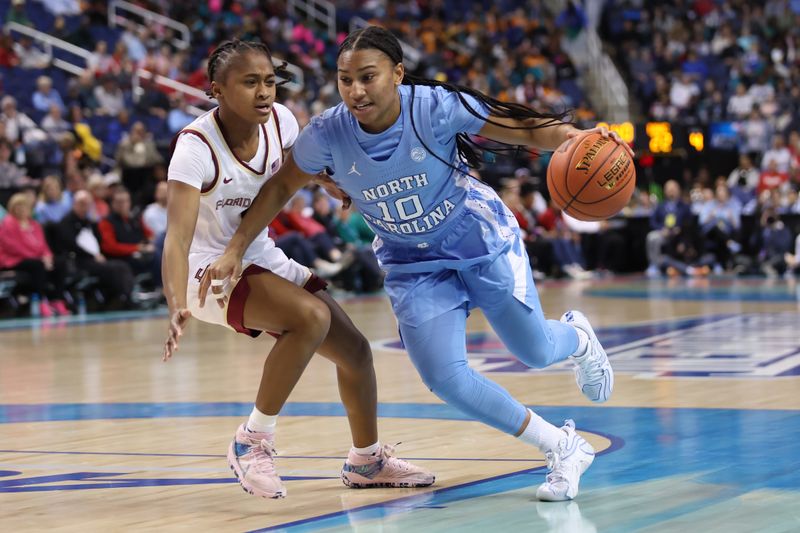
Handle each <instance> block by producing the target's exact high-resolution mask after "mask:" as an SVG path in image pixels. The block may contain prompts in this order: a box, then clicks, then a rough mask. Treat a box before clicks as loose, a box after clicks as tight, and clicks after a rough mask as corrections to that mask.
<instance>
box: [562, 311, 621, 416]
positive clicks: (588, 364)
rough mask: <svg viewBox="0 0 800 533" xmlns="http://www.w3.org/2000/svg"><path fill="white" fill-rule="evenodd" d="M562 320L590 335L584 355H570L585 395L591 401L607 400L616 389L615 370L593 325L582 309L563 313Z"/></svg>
mask: <svg viewBox="0 0 800 533" xmlns="http://www.w3.org/2000/svg"><path fill="white" fill-rule="evenodd" d="M561 322H564V323H565V324H570V325H572V326H574V327H576V328H578V329H579V330H581V331H583V332H584V333H586V335H587V336H588V337H589V349H588V350H586V352H585V353H584V354H582V355H571V356H570V357H572V359H573V360H574V361H575V381H576V382H577V383H578V388H579V389H580V390H581V392H582V393H583V395H584V396H586V397H587V398H589V399H590V400H591V401H593V402H605V401H606V400H608V399H609V398H610V397H611V392H612V391H613V390H614V370H613V369H612V368H611V363H610V362H609V361H608V355H606V351H605V350H604V349H603V346H602V345H601V344H600V341H599V340H597V335H595V334H594V330H593V329H592V325H591V324H589V320H587V319H586V317H585V316H584V314H583V313H581V312H580V311H567V312H566V313H564V314H563V315H562V317H561Z"/></svg>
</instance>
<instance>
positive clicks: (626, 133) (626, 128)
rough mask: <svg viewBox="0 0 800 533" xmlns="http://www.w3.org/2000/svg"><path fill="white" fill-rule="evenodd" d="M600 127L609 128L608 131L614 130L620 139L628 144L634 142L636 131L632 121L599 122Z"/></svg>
mask: <svg viewBox="0 0 800 533" xmlns="http://www.w3.org/2000/svg"><path fill="white" fill-rule="evenodd" d="M597 127H598V128H607V129H608V131H613V132H615V133H616V134H617V135H619V137H620V139H622V140H623V141H625V142H626V143H628V144H633V140H634V138H635V137H636V133H635V132H634V129H633V124H631V123H630V122H622V123H621V124H609V123H607V122H598V123H597Z"/></svg>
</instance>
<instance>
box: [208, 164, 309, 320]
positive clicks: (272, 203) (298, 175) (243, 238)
mask: <svg viewBox="0 0 800 533" xmlns="http://www.w3.org/2000/svg"><path fill="white" fill-rule="evenodd" d="M313 178H314V175H313V174H306V173H305V172H303V171H302V170H300V167H298V166H297V164H296V163H295V162H294V157H293V156H292V154H291V153H290V154H289V155H288V156H287V157H286V161H285V162H284V164H283V166H282V167H281V168H280V170H279V171H278V172H277V173H276V174H275V175H274V176H272V177H271V178H269V179H268V180H267V182H266V183H265V184H264V185H263V186H262V187H261V190H260V191H258V194H257V195H256V197H255V199H254V200H253V203H252V204H250V207H249V208H248V209H247V212H246V213H245V214H244V216H243V217H242V222H241V224H239V227H238V228H237V229H236V233H234V235H233V237H232V238H231V241H230V242H229V243H228V246H226V247H225V253H224V254H223V255H222V256H220V258H219V259H217V260H216V261H214V263H212V264H211V266H209V267H208V268H207V269H206V270H205V273H204V274H203V279H202V280H201V281H200V288H199V295H198V296H199V298H200V306H201V307H202V306H203V305H205V300H206V295H207V294H208V289H209V287H211V281H212V280H215V279H219V280H224V279H226V278H228V277H231V278H233V279H236V278H238V277H239V276H240V275H241V270H242V258H243V257H244V253H245V251H247V248H248V247H249V246H250V244H252V242H253V240H255V238H256V237H257V236H258V235H259V234H260V233H261V232H262V231H263V230H264V228H266V227H267V226H268V225H269V223H270V222H272V219H273V218H275V216H276V215H277V214H278V213H279V212H280V211H281V209H283V206H284V205H286V202H288V201H289V200H290V199H291V198H292V196H293V195H294V193H296V192H297V191H298V190H300V189H301V188H302V187H303V186H304V185H306V184H307V183H308V182H310V181H311V180H312V179H313Z"/></svg>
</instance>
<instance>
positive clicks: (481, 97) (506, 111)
mask: <svg viewBox="0 0 800 533" xmlns="http://www.w3.org/2000/svg"><path fill="white" fill-rule="evenodd" d="M368 49H375V50H380V51H381V52H383V53H384V54H386V55H387V56H388V57H389V59H390V60H391V61H392V63H393V64H395V65H396V64H398V63H402V62H403V49H402V48H401V47H400V41H398V40H397V38H396V37H395V36H394V35H393V34H392V33H391V32H389V31H388V30H386V29H384V28H381V27H379V26H367V27H365V28H361V29H359V30H356V31H354V32H352V33H350V34H349V35H348V36H347V38H345V40H344V41H343V42H342V44H341V45H340V46H339V53H338V55H337V56H336V59H337V61H338V59H339V57H340V56H341V55H342V54H343V53H344V52H348V51H353V50H368ZM402 84H403V85H409V86H410V87H411V99H412V100H413V99H414V88H415V86H417V85H426V86H429V87H444V88H445V89H447V90H448V91H450V92H454V93H456V94H457V95H458V99H459V100H460V101H461V104H462V105H463V106H464V108H465V109H466V110H467V111H469V113H470V114H472V115H473V116H475V117H478V118H480V119H482V120H484V121H485V122H488V123H489V124H494V125H496V126H502V127H504V128H508V129H524V130H534V129H539V128H546V127H550V126H558V125H560V124H562V123H563V122H564V121H565V119H566V117H567V116H568V115H569V113H568V112H563V113H541V112H539V111H535V110H534V109H531V108H530V107H528V106H526V105H522V104H517V103H514V102H502V101H500V100H497V99H496V98H492V97H491V96H488V95H486V94H484V93H482V92H480V91H478V90H475V89H472V88H471V87H465V86H463V85H456V84H452V83H445V82H441V81H437V80H432V79H428V78H421V77H418V76H412V75H410V74H406V75H405V76H404V77H403V81H402ZM465 94H468V95H470V96H472V97H473V98H475V99H476V100H478V101H479V102H481V103H482V104H483V105H485V106H486V107H488V108H489V113H490V115H492V116H496V117H502V118H513V119H517V120H521V121H525V120H530V119H537V120H538V121H539V122H538V123H537V124H532V125H530V126H528V125H526V126H507V125H505V124H499V123H497V122H494V121H492V120H491V118H490V117H485V116H483V115H481V114H480V113H478V112H477V111H476V110H475V109H474V108H473V107H472V105H470V103H469V101H468V100H467V99H466V98H464V95H465ZM410 116H411V127H412V128H413V130H414V134H415V135H416V136H417V139H418V140H419V141H420V142H421V143H422V145H423V147H425V149H426V150H428V152H429V153H431V154H433V155H434V156H435V157H436V159H438V160H439V161H441V162H442V163H444V164H446V165H447V166H449V167H450V168H452V169H454V170H456V171H461V170H462V169H459V168H457V167H455V166H453V165H452V164H451V163H450V162H448V161H445V160H444V159H442V158H441V157H439V156H438V155H437V154H436V152H434V151H433V150H431V149H430V148H429V147H428V146H427V145H426V144H425V141H423V140H422V138H421V137H420V135H419V133H418V132H417V126H416V124H415V123H414V114H413V113H411V114H410ZM499 144H500V145H502V146H499V147H483V146H480V145H478V144H477V143H476V142H475V141H473V140H472V138H471V137H470V136H469V135H468V134H467V133H464V132H460V133H458V134H456V147H457V150H458V155H459V157H460V159H461V161H463V162H464V163H465V164H466V165H467V166H468V167H469V168H473V169H478V168H480V166H481V159H482V157H481V155H482V153H483V152H485V151H488V152H492V153H495V154H499V153H503V152H518V151H519V150H520V148H521V147H519V146H511V145H508V144H505V143H499Z"/></svg>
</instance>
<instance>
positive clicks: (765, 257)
mask: <svg viewBox="0 0 800 533" xmlns="http://www.w3.org/2000/svg"><path fill="white" fill-rule="evenodd" d="M759 226H760V227H759V231H758V232H757V233H756V235H755V237H756V238H757V239H758V240H759V246H758V247H757V248H756V249H757V250H758V256H757V258H758V264H759V266H760V267H761V272H763V273H764V274H765V275H766V276H767V277H768V278H777V277H778V276H779V275H782V274H785V273H787V272H790V270H791V269H790V267H789V264H788V262H787V260H786V259H787V257H786V256H787V254H789V253H791V252H792V244H793V242H792V232H791V231H789V228H787V227H786V225H785V224H784V223H783V221H781V219H780V215H779V214H778V212H777V211H776V210H774V209H765V210H764V212H763V213H762V214H761V220H760V221H759Z"/></svg>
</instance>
